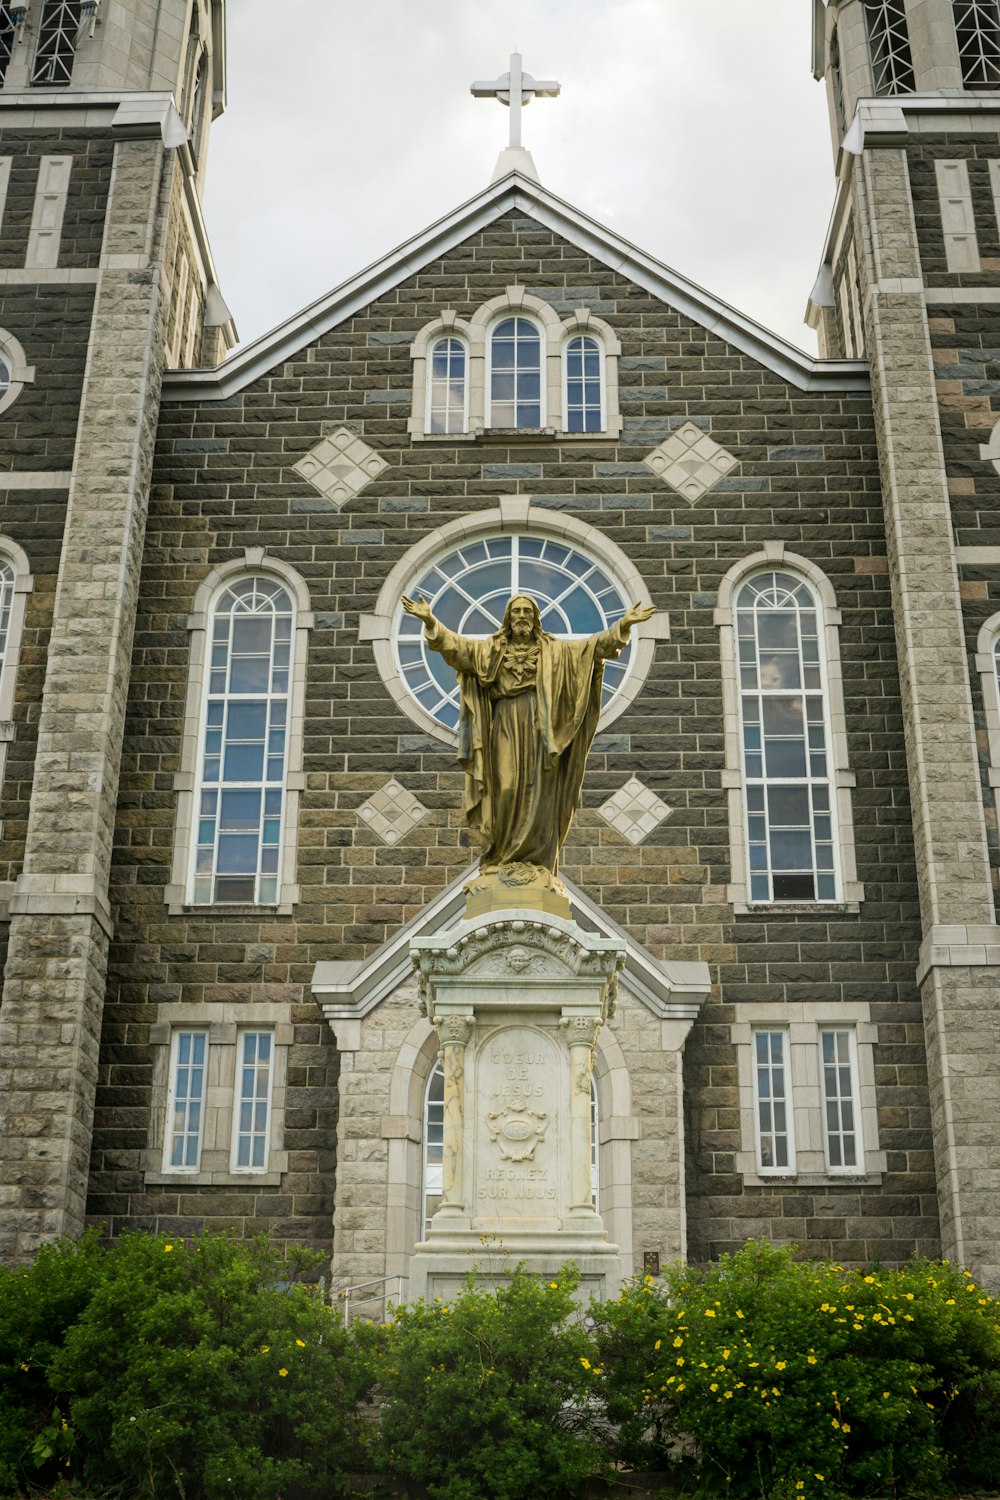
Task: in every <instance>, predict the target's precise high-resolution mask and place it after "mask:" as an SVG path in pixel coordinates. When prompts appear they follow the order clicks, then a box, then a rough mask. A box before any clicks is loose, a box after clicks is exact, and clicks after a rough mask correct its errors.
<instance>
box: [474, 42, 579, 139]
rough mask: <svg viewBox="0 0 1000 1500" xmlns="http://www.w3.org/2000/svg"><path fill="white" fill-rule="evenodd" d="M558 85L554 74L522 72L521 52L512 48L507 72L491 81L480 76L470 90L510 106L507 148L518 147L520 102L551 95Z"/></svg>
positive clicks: (554, 94)
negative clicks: (547, 75)
mask: <svg viewBox="0 0 1000 1500" xmlns="http://www.w3.org/2000/svg"><path fill="white" fill-rule="evenodd" d="M559 88H560V85H559V84H558V83H557V82H556V81H555V79H554V78H542V79H536V78H532V76H531V74H530V73H525V72H524V71H523V69H522V67H521V54H520V52H512V53H511V55H510V72H509V73H502V74H501V75H500V77H499V78H495V79H494V80H493V81H492V83H489V82H484V81H482V80H480V81H479V82H476V83H474V84H473V85H472V92H473V94H474V95H475V97H476V98H477V99H499V101H500V103H501V104H506V105H508V106H509V108H510V143H509V148H508V149H512V150H515V151H519V150H520V149H521V106H522V105H524V104H530V103H531V101H532V99H534V97H535V95H536V94H537V95H538V96H539V97H540V98H542V99H554V98H555V97H556V95H557V94H558V92H559Z"/></svg>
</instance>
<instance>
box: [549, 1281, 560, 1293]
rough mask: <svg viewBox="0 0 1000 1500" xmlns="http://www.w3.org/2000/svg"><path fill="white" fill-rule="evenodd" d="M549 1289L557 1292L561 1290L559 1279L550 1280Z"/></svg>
mask: <svg viewBox="0 0 1000 1500" xmlns="http://www.w3.org/2000/svg"><path fill="white" fill-rule="evenodd" d="M549 1290H550V1291H553V1292H557V1291H558V1290H559V1283H558V1281H550V1282H549Z"/></svg>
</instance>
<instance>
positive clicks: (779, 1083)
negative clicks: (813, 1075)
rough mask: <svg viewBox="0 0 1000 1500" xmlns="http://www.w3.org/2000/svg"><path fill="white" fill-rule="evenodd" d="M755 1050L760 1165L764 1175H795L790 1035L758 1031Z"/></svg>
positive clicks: (755, 1095)
mask: <svg viewBox="0 0 1000 1500" xmlns="http://www.w3.org/2000/svg"><path fill="white" fill-rule="evenodd" d="M753 1048H754V1103H755V1106H756V1114H757V1165H758V1168H759V1169H760V1171H761V1172H793V1171H794V1170H795V1161H794V1143H793V1141H792V1116H791V1109H790V1101H789V1098H788V1033H787V1032H785V1031H755V1032H754V1033H753Z"/></svg>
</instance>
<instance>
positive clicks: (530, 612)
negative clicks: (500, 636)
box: [507, 598, 538, 641]
mask: <svg viewBox="0 0 1000 1500" xmlns="http://www.w3.org/2000/svg"><path fill="white" fill-rule="evenodd" d="M507 624H508V629H509V631H510V636H511V639H512V640H515V641H530V640H531V638H532V636H533V635H534V633H535V630H536V628H537V625H538V609H537V607H536V605H535V603H534V600H532V599H521V598H518V599H512V600H511V601H510V604H509V605H508V606H507Z"/></svg>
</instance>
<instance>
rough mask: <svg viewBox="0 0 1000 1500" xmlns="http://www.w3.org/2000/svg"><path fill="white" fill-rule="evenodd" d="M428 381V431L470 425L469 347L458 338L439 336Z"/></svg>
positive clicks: (458, 429)
mask: <svg viewBox="0 0 1000 1500" xmlns="http://www.w3.org/2000/svg"><path fill="white" fill-rule="evenodd" d="M430 366H431V369H430V380H429V381H428V382H427V401H428V408H427V431H428V432H443V433H454V432H465V430H466V428H467V427H468V425H469V416H468V408H469V401H468V378H467V351H466V347H465V344H464V343H463V342H462V340H461V339H458V338H453V337H449V338H443V339H438V340H437V341H436V343H434V344H433V345H432V346H431V356H430Z"/></svg>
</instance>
